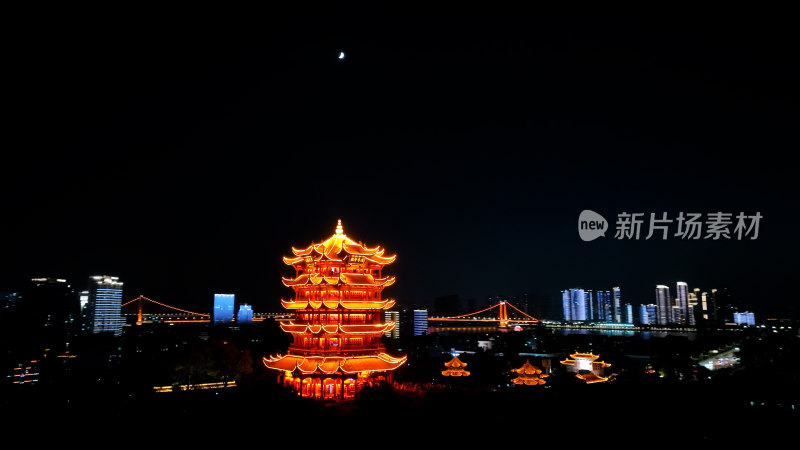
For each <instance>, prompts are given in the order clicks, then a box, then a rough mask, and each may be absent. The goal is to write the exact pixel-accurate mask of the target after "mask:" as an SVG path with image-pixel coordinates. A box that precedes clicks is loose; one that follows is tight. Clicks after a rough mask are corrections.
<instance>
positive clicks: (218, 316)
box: [214, 294, 235, 323]
mask: <svg viewBox="0 0 800 450" xmlns="http://www.w3.org/2000/svg"><path fill="white" fill-rule="evenodd" d="M234 299H235V294H214V323H228V322H233V304H234Z"/></svg>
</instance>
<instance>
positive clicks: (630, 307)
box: [625, 303, 633, 323]
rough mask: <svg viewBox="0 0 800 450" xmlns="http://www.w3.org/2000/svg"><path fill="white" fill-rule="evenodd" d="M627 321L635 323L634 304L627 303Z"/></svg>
mask: <svg viewBox="0 0 800 450" xmlns="http://www.w3.org/2000/svg"><path fill="white" fill-rule="evenodd" d="M625 323H633V305H631V304H630V303H625Z"/></svg>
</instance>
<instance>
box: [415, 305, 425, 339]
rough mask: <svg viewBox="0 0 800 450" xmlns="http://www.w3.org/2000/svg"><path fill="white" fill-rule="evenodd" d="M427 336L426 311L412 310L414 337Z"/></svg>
mask: <svg viewBox="0 0 800 450" xmlns="http://www.w3.org/2000/svg"><path fill="white" fill-rule="evenodd" d="M423 334H428V310H427V309H415V310H414V336H422V335H423Z"/></svg>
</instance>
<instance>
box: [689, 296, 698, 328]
mask: <svg viewBox="0 0 800 450" xmlns="http://www.w3.org/2000/svg"><path fill="white" fill-rule="evenodd" d="M700 295H701V294H700V289H699V288H694V290H693V291H692V292H689V307H688V310H687V319H688V323H689V325H690V326H693V327H695V326H697V315H698V314H697V313H698V309H699V305H700Z"/></svg>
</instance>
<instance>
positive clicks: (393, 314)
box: [383, 311, 402, 339]
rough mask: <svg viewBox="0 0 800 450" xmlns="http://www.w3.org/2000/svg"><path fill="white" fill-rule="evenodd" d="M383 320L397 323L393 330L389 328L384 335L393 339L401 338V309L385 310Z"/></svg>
mask: <svg viewBox="0 0 800 450" xmlns="http://www.w3.org/2000/svg"><path fill="white" fill-rule="evenodd" d="M383 321H384V322H386V323H389V322H394V323H396V324H397V325H395V327H394V329H393V330H389V331H387V332H386V333H384V335H385V336H386V337H388V338H392V339H399V338H400V326H401V325H402V322H401V320H400V311H384V312H383Z"/></svg>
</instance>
